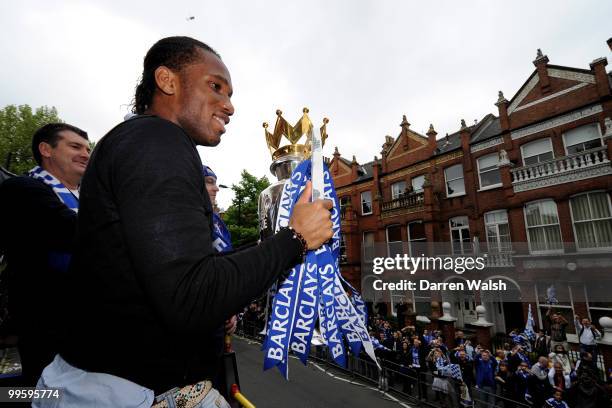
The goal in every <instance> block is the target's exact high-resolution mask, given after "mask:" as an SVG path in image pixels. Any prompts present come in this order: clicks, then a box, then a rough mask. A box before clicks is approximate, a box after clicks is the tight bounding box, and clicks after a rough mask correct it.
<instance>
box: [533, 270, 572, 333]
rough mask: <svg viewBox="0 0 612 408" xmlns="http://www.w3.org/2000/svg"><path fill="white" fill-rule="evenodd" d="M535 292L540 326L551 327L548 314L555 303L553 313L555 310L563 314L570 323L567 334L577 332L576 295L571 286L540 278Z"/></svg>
mask: <svg viewBox="0 0 612 408" xmlns="http://www.w3.org/2000/svg"><path fill="white" fill-rule="evenodd" d="M535 292H536V307H537V309H536V310H535V311H534V312H537V314H538V316H537V320H538V321H539V327H542V328H544V329H545V330H547V329H549V327H550V321H549V320H548V318H547V317H546V314H547V313H548V311H549V310H551V305H554V310H551V314H552V313H553V312H554V313H558V314H560V315H562V316H563V317H564V318H565V320H567V321H568V323H569V324H568V325H567V327H566V330H567V334H575V333H576V329H575V326H574V323H573V322H574V297H573V293H572V288H571V286H569V285H567V284H565V283H560V282H555V281H550V280H538V282H537V283H536V284H535ZM534 318H536V317H535V316H534Z"/></svg>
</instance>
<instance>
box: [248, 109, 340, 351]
mask: <svg viewBox="0 0 612 408" xmlns="http://www.w3.org/2000/svg"><path fill="white" fill-rule="evenodd" d="M302 112H303V114H302V118H301V119H300V120H299V121H298V122H297V123H296V124H295V126H291V125H290V124H289V123H288V122H287V121H286V120H285V119H284V118H283V116H282V114H283V112H281V111H280V110H277V111H276V116H277V118H276V124H275V125H274V131H273V133H270V132H269V131H268V123H266V122H264V124H263V127H264V131H265V136H266V143H267V144H268V149H270V154H271V155H272V164H271V165H270V172H271V173H272V174H273V175H274V176H276V178H277V180H278V181H276V182H275V183H273V184H272V185H270V186H269V187H268V188H266V189H265V190H264V191H262V192H261V194H260V195H259V203H258V213H259V237H260V239H261V240H264V239H266V238H268V237H270V236H272V235H273V234H274V232H275V229H276V223H277V216H278V209H279V205H280V201H281V200H280V198H281V194H282V192H283V187H284V185H285V183H287V182H288V181H289V178H290V177H291V173H292V172H293V170H295V168H296V167H297V165H298V164H300V162H302V161H303V160H305V159H308V158H309V157H310V155H311V153H312V140H311V138H310V137H309V133H311V132H312V129H313V125H312V122H311V121H310V118H309V117H308V108H304V109H303V110H302ZM328 122H329V119H327V118H324V119H323V126H321V128H320V134H321V141H322V143H323V144H324V143H325V139H327V132H326V125H327V123H328ZM304 136H305V138H303V137H304ZM283 138H284V139H286V140H283ZM301 139H304V143H302V144H300V143H298V142H300V140H301ZM287 141H288V142H289V143H288V144H283V142H285V143H286V142H287ZM276 286H277V285H276V284H274V285H273V286H272V287H271V288H270V290H268V293H267V296H266V306H265V321H266V323H267V321H268V313H269V310H270V306H271V305H270V301H271V299H272V297H274V295H275V293H276ZM265 333H266V327H264V329H263V330H262V332H261V333H260V334H265ZM315 339H316V340H315V341H319V342H320V336H316V337H315Z"/></svg>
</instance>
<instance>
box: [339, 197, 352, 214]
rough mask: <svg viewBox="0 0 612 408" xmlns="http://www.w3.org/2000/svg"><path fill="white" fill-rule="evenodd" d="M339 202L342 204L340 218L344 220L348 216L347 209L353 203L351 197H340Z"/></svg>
mask: <svg viewBox="0 0 612 408" xmlns="http://www.w3.org/2000/svg"><path fill="white" fill-rule="evenodd" d="M338 201H339V202H340V216H341V217H342V218H344V216H345V215H346V208H347V207H348V206H349V204H350V203H351V196H342V197H338Z"/></svg>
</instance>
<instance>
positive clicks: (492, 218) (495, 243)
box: [484, 210, 512, 252]
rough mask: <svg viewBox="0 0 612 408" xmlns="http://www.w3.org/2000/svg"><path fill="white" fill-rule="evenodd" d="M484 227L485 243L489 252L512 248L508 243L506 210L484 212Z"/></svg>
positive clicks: (505, 250) (508, 233)
mask: <svg viewBox="0 0 612 408" xmlns="http://www.w3.org/2000/svg"><path fill="white" fill-rule="evenodd" d="M484 219H485V229H486V231H487V244H488V247H489V251H491V252H508V251H510V250H511V249H512V244H511V243H510V242H511V240H510V226H509V225H508V212H507V211H506V210H499V211H491V212H488V213H485V215H484Z"/></svg>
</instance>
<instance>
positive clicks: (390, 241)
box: [387, 225, 404, 258]
mask: <svg viewBox="0 0 612 408" xmlns="http://www.w3.org/2000/svg"><path fill="white" fill-rule="evenodd" d="M403 253H404V252H403V248H402V227H401V226H399V225H392V226H389V227H387V256H389V257H391V258H393V257H395V255H398V254H399V255H401V254H403Z"/></svg>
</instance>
